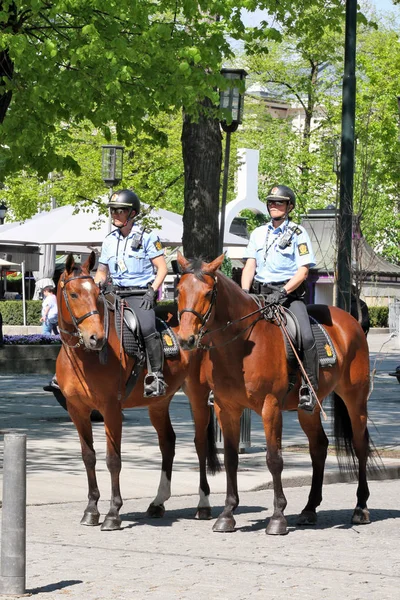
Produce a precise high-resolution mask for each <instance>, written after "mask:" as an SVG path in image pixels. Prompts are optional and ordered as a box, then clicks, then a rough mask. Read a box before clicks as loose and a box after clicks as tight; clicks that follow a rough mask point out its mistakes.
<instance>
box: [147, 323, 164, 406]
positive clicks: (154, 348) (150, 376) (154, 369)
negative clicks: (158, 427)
mask: <svg viewBox="0 0 400 600" xmlns="http://www.w3.org/2000/svg"><path fill="white" fill-rule="evenodd" d="M144 344H145V346H146V353H147V359H148V365H149V366H148V369H147V370H148V373H147V375H146V377H145V379H144V396H145V397H146V398H150V397H155V396H163V395H164V394H165V392H166V389H167V386H166V383H165V381H164V374H163V366H164V350H163V346H162V341H161V338H160V336H159V334H158V333H153V334H151V335H149V336H147V337H145V338H144Z"/></svg>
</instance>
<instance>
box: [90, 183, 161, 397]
mask: <svg viewBox="0 0 400 600" xmlns="http://www.w3.org/2000/svg"><path fill="white" fill-rule="evenodd" d="M108 207H109V209H110V213H111V218H112V222H113V225H114V226H115V229H114V230H113V231H111V233H109V234H108V236H107V237H106V238H105V240H104V242H103V245H102V248H101V255H100V259H99V266H98V269H97V273H96V276H95V281H96V283H105V282H106V280H107V279H108V276H109V275H111V279H112V283H113V286H114V288H115V290H116V291H117V292H119V293H121V295H122V296H123V297H124V298H125V300H126V302H127V303H128V305H129V306H130V307H131V308H132V310H133V311H134V312H135V314H136V316H137V318H138V320H139V323H140V327H141V330H142V334H143V338H144V343H145V348H146V353H147V357H148V363H149V365H150V368H149V372H148V374H147V376H146V378H145V387H144V395H145V396H146V397H153V396H162V395H163V394H165V390H166V385H165V381H164V375H163V359H164V353H163V347H162V342H161V338H160V335H159V334H158V332H157V331H156V317H155V312H154V308H155V304H156V294H157V290H158V289H159V287H160V286H161V284H162V283H163V281H164V279H165V277H166V275H167V272H168V268H167V264H166V262H165V258H164V251H163V249H162V246H161V242H160V240H159V238H158V236H157V234H156V233H155V232H150V233H147V232H146V231H144V229H142V228H141V227H139V225H137V224H136V223H135V219H136V217H137V216H138V215H139V213H140V200H139V198H138V197H137V195H136V194H135V193H134V192H132V191H131V190H119V191H118V192H115V194H113V195H112V197H111V198H110V200H109V202H108ZM141 292H142V293H141ZM130 293H131V294H130Z"/></svg>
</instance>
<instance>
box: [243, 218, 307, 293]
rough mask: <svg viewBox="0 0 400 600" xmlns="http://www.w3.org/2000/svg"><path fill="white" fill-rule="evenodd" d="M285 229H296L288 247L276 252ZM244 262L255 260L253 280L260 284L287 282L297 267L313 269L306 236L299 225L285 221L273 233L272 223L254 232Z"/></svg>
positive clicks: (278, 249)
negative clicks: (249, 259) (250, 259)
mask: <svg viewBox="0 0 400 600" xmlns="http://www.w3.org/2000/svg"><path fill="white" fill-rule="evenodd" d="M288 227H289V228H292V227H295V228H296V229H295V232H294V233H293V235H292V238H291V240H290V244H289V245H288V246H286V248H279V246H278V244H279V240H280V239H281V238H282V236H283V235H284V234H285V232H286V231H287V228H288ZM244 258H255V259H256V275H255V280H256V281H259V282H261V283H272V282H276V283H278V282H281V281H287V280H288V279H291V277H293V275H294V274H295V273H296V271H297V270H298V268H299V267H302V266H309V267H313V266H314V265H315V257H314V252H313V249H312V247H311V242H310V238H309V236H308V233H307V232H306V230H305V229H304V227H302V226H301V225H295V224H294V223H292V222H291V221H288V220H286V221H285V222H284V223H282V225H280V226H279V227H277V228H276V229H274V227H273V225H272V221H271V222H269V223H267V225H262V226H261V227H257V229H254V231H253V232H252V233H251V235H250V240H249V244H248V246H247V248H246V250H245V254H244Z"/></svg>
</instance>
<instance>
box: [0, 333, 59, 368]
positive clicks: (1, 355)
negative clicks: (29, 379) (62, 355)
mask: <svg viewBox="0 0 400 600" xmlns="http://www.w3.org/2000/svg"><path fill="white" fill-rule="evenodd" d="M60 348H61V341H60V337H59V336H56V335H43V334H34V335H4V336H3V345H1V346H0V373H1V374H2V375H7V374H12V373H21V374H24V373H26V374H27V373H39V374H53V373H54V371H55V366H56V360H57V356H58V353H59V351H60Z"/></svg>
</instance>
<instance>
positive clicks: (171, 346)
mask: <svg viewBox="0 0 400 600" xmlns="http://www.w3.org/2000/svg"><path fill="white" fill-rule="evenodd" d="M156 327H157V331H158V332H159V334H160V335H161V339H162V343H163V349H164V355H165V356H167V357H171V356H177V355H178V354H179V344H178V340H177V339H176V335H175V333H174V331H173V330H172V329H171V327H169V326H168V325H167V323H166V322H165V321H163V320H162V319H160V318H159V317H156Z"/></svg>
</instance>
